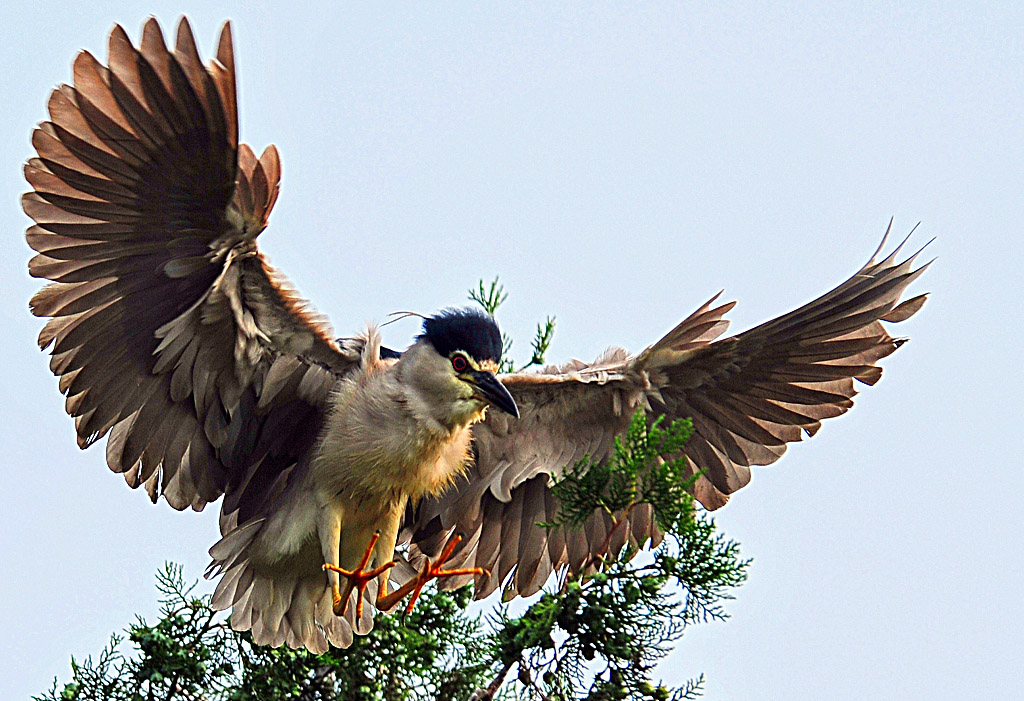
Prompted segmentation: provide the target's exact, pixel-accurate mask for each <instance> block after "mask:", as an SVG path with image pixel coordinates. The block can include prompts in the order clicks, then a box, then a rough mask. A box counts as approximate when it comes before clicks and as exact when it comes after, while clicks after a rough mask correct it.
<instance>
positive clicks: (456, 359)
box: [452, 355, 469, 372]
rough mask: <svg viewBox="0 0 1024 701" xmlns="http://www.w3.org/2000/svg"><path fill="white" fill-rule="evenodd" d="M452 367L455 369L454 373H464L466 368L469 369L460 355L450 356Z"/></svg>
mask: <svg viewBox="0 0 1024 701" xmlns="http://www.w3.org/2000/svg"><path fill="white" fill-rule="evenodd" d="M452 367H453V368H454V369H455V372H466V370H467V368H469V363H467V362H466V359H465V358H463V357H462V356H461V355H455V356H452Z"/></svg>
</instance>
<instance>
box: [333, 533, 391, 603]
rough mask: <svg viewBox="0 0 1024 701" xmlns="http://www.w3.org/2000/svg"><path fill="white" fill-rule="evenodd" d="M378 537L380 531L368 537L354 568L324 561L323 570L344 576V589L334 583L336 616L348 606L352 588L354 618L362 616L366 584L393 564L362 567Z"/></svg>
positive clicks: (367, 561)
mask: <svg viewBox="0 0 1024 701" xmlns="http://www.w3.org/2000/svg"><path fill="white" fill-rule="evenodd" d="M379 539H380V531H377V532H375V533H374V534H373V537H372V538H370V544H369V545H368V546H367V547H366V552H365V553H363V559H362V560H360V561H359V564H358V565H356V566H355V568H354V569H351V570H346V569H344V568H342V567H338V566H337V565H332V564H331V563H329V562H328V563H324V570H326V571H328V572H337V573H338V574H340V575H342V576H343V577H345V579H346V580H347V581H346V582H345V589H344V591H341V590H340V586H339V585H338V584H335V585H334V613H335V614H336V615H338V616H344V615H345V610H346V609H347V608H348V598H349V595H351V594H352V590H353V589H355V590H356V619H360V618H362V617H363V594H364V593H365V592H366V585H367V584H369V583H370V582H371V581H372V580H373V579H374V577H379V576H380V575H381V574H383V573H384V572H387V571H388V570H389V569H391V568H392V567H394V566H395V564H396V563H395V561H394V560H391V561H390V562H385V563H384V564H383V565H381V566H380V567H375V568H374V569H372V570H365V569H363V568H364V567H366V565H367V563H369V562H370V558H371V557H372V556H373V549H374V548H375V547H376V546H377V541H378V540H379Z"/></svg>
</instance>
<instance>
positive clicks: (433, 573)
mask: <svg viewBox="0 0 1024 701" xmlns="http://www.w3.org/2000/svg"><path fill="white" fill-rule="evenodd" d="M461 542H462V535H461V534H460V535H456V536H455V537H454V538H452V539H451V540H449V541H448V543H447V545H445V546H444V550H442V551H441V554H440V555H438V557H437V559H436V560H434V561H433V562H431V561H430V560H427V561H426V562H425V563H423V570H422V571H420V573H419V574H418V575H416V577H414V578H413V579H410V580H409V581H408V582H406V583H405V584H403V585H402V586H400V587H399V588H398V589H396V590H395V591H393V592H391V593H390V594H384V595H381V594H378V595H377V608H378V609H379V610H381V611H386V610H388V609H390V608H392V607H393V606H394V605H395V604H396V603H398V602H399V601H401V600H402V599H403V598H404V597H405V596H406V595H407V594H408V593H409V592H412V596H411V597H410V598H409V603H408V604H406V606H405V614H406V615H408V614H409V613H411V612H412V609H413V607H414V606H415V605H416V600H417V599H419V596H420V592H421V591H423V587H424V586H425V585H426V584H427V582H429V581H430V580H432V579H439V578H441V577H455V576H457V575H463V574H475V575H479V574H486V575H487V576H490V574H491V573H490V571H488V570H487V569H484V568H483V567H462V568H457V569H452V570H446V569H442V565H444V563H446V562H447V561H448V560H450V559H451V557H452V555H453V554H454V553H455V549H456V548H457V547H458V546H459V543H461Z"/></svg>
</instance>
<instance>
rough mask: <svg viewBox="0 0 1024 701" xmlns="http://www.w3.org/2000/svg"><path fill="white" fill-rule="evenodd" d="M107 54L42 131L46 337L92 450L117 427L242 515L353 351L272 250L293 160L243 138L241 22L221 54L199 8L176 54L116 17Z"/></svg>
mask: <svg viewBox="0 0 1024 701" xmlns="http://www.w3.org/2000/svg"><path fill="white" fill-rule="evenodd" d="M108 64H109V65H108V66H104V65H102V64H101V63H100V62H99V61H97V60H96V59H95V58H94V57H93V56H92V55H90V54H89V53H87V52H82V53H81V54H79V56H78V57H77V58H76V60H75V62H74V84H73V85H62V86H60V87H59V88H58V89H56V90H55V91H54V92H53V93H52V95H51V96H50V102H49V112H50V120H49V121H47V122H44V123H42V124H41V125H40V126H39V128H38V129H37V130H36V131H35V133H34V134H33V138H32V143H33V145H34V146H35V149H36V151H37V153H38V156H37V157H36V158H32V159H31V160H30V161H29V162H28V164H27V165H26V167H25V177H26V178H27V179H28V181H29V183H30V184H31V185H32V187H33V188H34V189H33V191H32V192H29V193H27V194H26V195H24V197H23V200H22V202H23V206H24V209H25V212H26V213H27V214H28V215H29V216H30V217H32V219H34V220H35V225H34V226H32V227H31V228H30V229H29V230H28V233H27V238H28V242H29V245H30V246H31V247H32V248H33V249H35V250H36V251H37V252H38V255H37V256H35V257H34V258H33V259H32V261H31V262H30V264H29V270H30V272H31V274H32V275H34V276H36V277H42V278H48V279H49V280H51V281H53V282H52V283H51V284H49V285H48V286H46V287H44V288H43V289H42V290H41V291H40V292H39V293H38V294H36V295H35V297H33V299H32V301H31V303H30V305H31V308H32V312H33V313H34V314H36V315H37V316H45V317H52V318H51V319H50V320H49V321H48V322H47V323H46V325H45V327H44V328H43V330H42V332H41V333H40V336H39V344H40V346H41V347H43V348H46V347H48V346H49V347H51V353H52V358H51V360H50V367H51V369H52V370H53V372H54V373H55V374H56V375H58V376H59V377H60V390H61V392H63V393H64V394H65V395H67V402H66V408H67V411H68V413H69V414H70V415H71V416H73V417H74V418H75V428H76V430H77V432H78V442H79V445H80V446H81V447H83V448H85V447H88V446H89V445H91V444H93V443H95V442H96V441H97V440H99V439H100V438H101V437H103V436H104V435H107V434H109V437H108V439H107V464H108V465H109V466H110V469H111V470H113V471H115V472H120V473H124V475H125V479H126V481H127V482H128V484H129V485H130V486H132V487H133V488H134V487H138V486H139V485H145V487H146V490H147V492H148V493H149V495H150V497H151V498H152V499H153V500H156V498H157V496H158V495H159V494H161V493H162V494H163V495H164V497H165V498H166V499H167V501H168V503H170V504H171V506H173V507H174V508H176V509H183V508H185V507H187V506H192V508H194V509H197V510H198V509H201V508H203V506H204V505H205V504H207V503H208V502H210V501H213V500H215V499H217V498H218V497H219V496H220V495H221V494H223V493H224V492H225V491H227V492H228V499H227V501H226V503H225V517H226V518H228V519H229V520H231V521H236V520H237V519H238V518H241V520H245V518H247V517H248V516H250V515H252V514H253V513H254V512H255V511H256V510H258V508H259V505H260V502H261V501H262V500H263V499H265V498H266V497H267V495H268V494H269V493H270V492H272V490H273V489H274V488H275V485H276V484H278V483H279V482H280V478H281V475H282V472H284V471H286V470H287V469H288V468H289V466H291V465H292V464H294V462H295V460H296V459H297V458H298V457H301V455H302V454H303V453H304V452H305V451H306V450H307V449H308V447H309V445H310V443H311V442H312V440H313V439H314V438H315V435H316V430H317V427H318V426H319V420H320V416H321V414H322V411H323V406H324V403H325V401H326V396H327V394H328V391H329V388H330V386H331V385H332V384H333V382H334V380H335V378H336V376H337V375H338V374H341V373H344V372H345V371H346V369H347V368H348V367H349V366H350V364H351V363H352V362H353V357H354V356H353V355H352V354H349V353H346V352H345V351H344V349H342V348H340V347H339V346H338V345H337V344H336V343H335V342H334V341H333V340H331V338H330V335H329V329H327V327H326V326H325V325H324V324H322V323H321V322H320V321H319V320H318V319H317V318H315V317H314V316H312V315H310V314H307V313H305V312H304V311H303V305H302V303H301V302H300V301H299V300H298V299H297V298H296V297H295V295H294V294H293V293H292V292H291V291H290V289H289V288H288V287H287V286H286V285H285V284H284V283H283V281H281V280H280V279H279V278H278V277H277V276H276V274H275V273H274V272H273V271H272V270H271V269H270V268H269V267H268V266H267V264H266V263H265V262H264V260H263V258H262V256H261V254H260V253H259V252H258V251H257V249H256V244H255V238H256V236H257V235H258V234H259V233H260V232H261V231H262V230H263V229H264V228H265V227H266V224H267V217H268V216H269V213H270V210H271V207H272V206H273V204H274V201H275V199H276V198H277V193H278V186H279V181H280V172H281V171H280V163H279V161H278V156H277V152H276V150H275V149H274V148H273V147H270V148H268V149H267V150H266V151H265V152H264V154H263V155H262V157H261V158H259V159H257V158H256V157H255V155H254V154H253V152H252V150H251V149H250V148H249V147H248V146H245V145H242V146H239V145H238V124H237V123H238V120H237V114H236V99H235V76H234V58H233V50H232V43H231V31H230V26H229V25H225V26H224V29H223V31H222V33H221V36H220V42H219V45H218V48H217V57H216V60H214V61H211V62H210V63H209V64H207V65H205V66H204V65H203V64H202V62H201V60H200V58H199V54H198V52H197V50H196V45H195V40H194V39H193V36H192V31H191V29H190V27H189V25H188V23H187V22H186V21H185V20H184V19H182V21H181V23H180V24H179V25H178V31H177V38H176V45H175V47H174V48H173V50H170V49H168V48H167V47H166V46H165V45H164V41H163V37H162V36H161V32H160V27H159V25H158V24H157V22H156V20H154V19H150V20H149V21H148V22H147V23H146V25H145V29H144V31H143V36H142V42H141V45H140V47H139V48H138V49H136V48H135V47H133V46H132V44H131V42H130V41H129V39H128V37H127V35H126V34H125V32H124V30H123V29H121V27H115V28H114V30H113V31H112V32H111V34H110V41H109V58H108Z"/></svg>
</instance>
